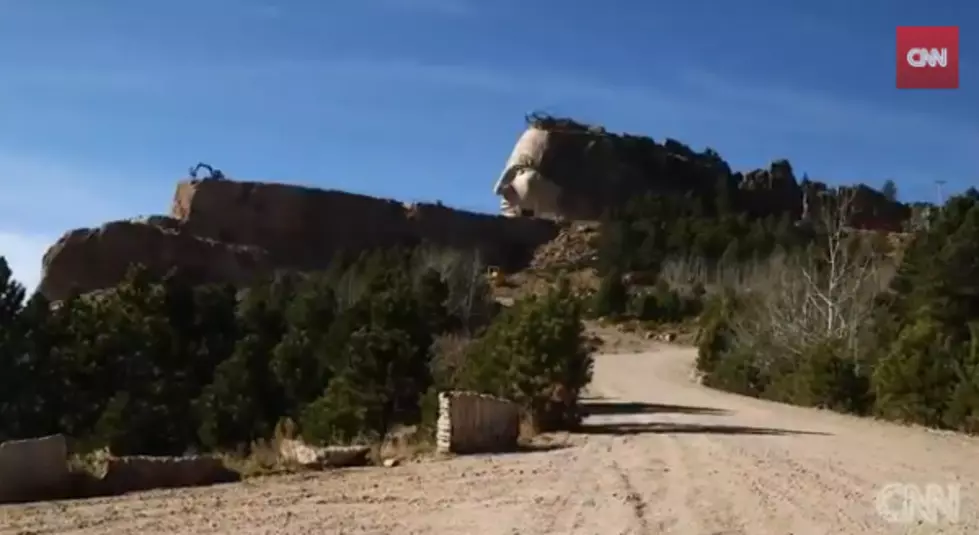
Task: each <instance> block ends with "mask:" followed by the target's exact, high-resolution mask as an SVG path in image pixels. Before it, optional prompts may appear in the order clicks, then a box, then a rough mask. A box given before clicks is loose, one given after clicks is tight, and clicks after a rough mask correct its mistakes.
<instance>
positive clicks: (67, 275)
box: [39, 180, 558, 300]
mask: <svg viewBox="0 0 979 535" xmlns="http://www.w3.org/2000/svg"><path fill="white" fill-rule="evenodd" d="M557 232H558V228H557V226H556V225H555V224H554V223H553V222H550V221H545V220H535V219H507V218H504V217H500V216H495V215H488V214H479V213H474V212H465V211H461V210H454V209H451V208H447V207H444V206H441V205H437V204H424V203H420V204H411V205H406V204H403V203H400V202H396V201H392V200H386V199H377V198H374V197H368V196H365V195H356V194H352V193H346V192H342V191H328V190H321V189H316V188H309V187H303V186H295V185H287V184H274V183H261V182H238V181H232V180H186V181H182V182H180V183H179V184H178V185H177V191H176V194H175V195H174V200H173V205H172V208H171V213H170V216H152V217H149V218H142V219H139V220H129V221H116V222H111V223H107V224H105V225H103V226H101V227H99V228H94V229H77V230H73V231H70V232H68V233H66V234H65V235H64V236H63V237H62V238H61V239H60V240H58V242H57V243H55V244H54V245H53V246H52V247H51V248H50V249H49V250H48V252H47V253H46V254H45V255H44V260H43V273H42V279H41V283H40V286H39V290H40V291H41V292H42V293H43V294H44V295H45V296H46V297H48V298H49V299H52V300H60V299H64V298H65V297H67V296H68V295H69V294H70V293H71V292H72V291H73V289H74V290H77V291H79V292H82V293H84V292H89V291H93V290H99V289H103V288H109V287H112V286H114V285H116V284H118V283H119V282H120V281H121V280H122V279H123V277H124V275H125V273H126V271H127V270H128V269H129V267H130V265H132V264H134V263H140V264H143V265H144V266H145V267H146V268H147V269H148V271H149V272H150V274H152V275H153V276H156V277H162V276H163V275H165V274H166V273H167V272H169V271H170V270H172V269H174V268H179V269H180V270H181V271H182V272H184V274H185V276H187V277H189V278H191V280H193V281H195V282H230V283H234V284H236V285H247V284H249V283H251V282H253V281H255V280H257V279H259V278H262V277H265V276H268V275H269V274H270V273H271V272H273V271H274V270H279V269H284V270H297V271H308V270H317V269H324V268H326V267H327V266H328V265H329V263H330V261H331V260H332V259H333V258H334V256H335V255H336V254H337V253H338V252H340V251H346V252H349V253H358V252H361V251H365V250H369V249H375V248H383V247H393V246H399V245H407V246H411V245H417V244H422V243H427V244H431V245H434V246H437V247H444V248H452V249H463V250H478V251H479V252H480V253H481V255H482V258H483V259H484V260H485V261H486V262H487V263H489V264H492V265H497V266H500V267H503V268H505V269H516V268H519V267H521V266H522V265H523V264H525V263H526V262H528V261H529V259H530V257H531V255H532V254H533V251H534V249H536V247H537V246H539V245H540V244H542V243H545V242H547V241H549V240H550V239H552V238H553V237H554V236H555V235H556V234H557Z"/></svg>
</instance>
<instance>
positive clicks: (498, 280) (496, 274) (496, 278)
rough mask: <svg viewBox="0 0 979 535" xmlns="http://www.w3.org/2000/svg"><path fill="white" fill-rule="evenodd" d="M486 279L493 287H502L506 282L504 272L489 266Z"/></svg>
mask: <svg viewBox="0 0 979 535" xmlns="http://www.w3.org/2000/svg"><path fill="white" fill-rule="evenodd" d="M486 277H487V278H488V279H489V281H490V284H492V285H493V286H501V285H502V284H503V282H504V281H505V277H504V276H503V272H502V271H500V268H498V267H496V266H489V268H487V269H486Z"/></svg>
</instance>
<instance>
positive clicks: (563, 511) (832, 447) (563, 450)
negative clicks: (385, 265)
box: [0, 348, 979, 535]
mask: <svg viewBox="0 0 979 535" xmlns="http://www.w3.org/2000/svg"><path fill="white" fill-rule="evenodd" d="M693 358H694V353H693V351H692V350H690V349H684V348H662V349H659V350H656V351H650V352H646V353H638V354H625V355H601V356H599V357H598V358H597V362H596V368H595V380H594V384H593V387H592V389H591V392H590V395H591V396H592V398H591V399H590V400H589V405H590V407H591V410H592V414H593V415H592V416H591V417H589V418H588V420H587V421H586V424H587V425H586V430H585V431H586V432H585V433H582V434H576V435H570V436H566V437H562V436H559V437H556V439H555V442H556V444H558V445H559V446H562V447H557V446H556V447H554V448H553V449H548V450H545V451H535V452H531V453H518V454H509V455H495V456H482V457H469V458H458V459H453V460H447V461H434V462H428V463H421V464H411V465H405V466H399V467H395V468H388V469H384V468H370V469H352V470H345V471H337V472H330V473H317V474H305V475H297V476H285V477H276V478H268V479H264V480H252V481H248V482H245V483H239V484H231V485H222V486H214V487H209V488H201V489H191V490H177V491H159V492H148V493H142V494H134V495H129V496H124V497H118V498H110V499H96V500H85V501H75V502H54V503H45V504H36V505H27V506H5V507H0V533H51V534H54V533H57V534H68V533H88V534H99V535H104V534H108V533H113V534H115V533H121V534H139V535H152V534H163V533H185V534H203V533H234V534H236V535H245V534H253V533H254V534H259V533H262V534H293V533H294V534H300V533H347V534H354V533H356V534H365V533H376V534H384V535H389V534H401V533H439V534H459V535H462V534H470V535H482V534H487V535H489V534H501V535H502V534H505V535H510V534H526V535H530V534H545V533H548V534H589V535H590V534H606V533H608V534H618V533H623V534H624V533H629V534H660V533H674V534H691V535H700V534H704V535H715V534H736V533H737V534H745V535H765V534H779V535H786V534H794V535H836V534H840V535H857V534H862V533H873V534H887V533H909V534H910V533H928V534H933V533H960V534H966V533H973V534H974V533H979V501H977V496H979V488H977V487H979V463H976V459H979V440H976V439H971V438H966V437H962V436H959V435H954V434H947V433H936V432H931V431H926V430H921V429H915V428H906V427H901V426H896V425H891V424H886V423H881V422H875V421H871V420H866V419H858V418H852V417H847V416H842V415H837V414H833V413H827V412H823V411H816V410H808V409H800V408H795V407H789V406H784V405H778V404H773V403H767V402H763V401H759V400H754V399H748V398H742V397H738V396H733V395H728V394H724V393H721V392H717V391H713V390H710V389H707V388H704V387H701V386H699V385H696V384H694V383H692V382H691V381H690V379H689V376H690V366H691V363H692V361H693ZM892 483H901V484H910V485H915V486H914V487H913V488H914V489H920V490H922V491H924V489H925V485H926V484H929V483H932V484H937V485H941V486H942V488H943V489H951V488H953V487H946V485H959V486H960V487H959V498H960V501H959V507H958V518H957V519H954V518H953V519H949V518H947V517H946V516H944V515H943V514H942V511H941V510H938V511H937V513H938V514H937V520H938V523H936V524H933V523H930V522H929V521H928V518H927V515H925V516H921V514H920V513H927V512H928V511H927V510H925V511H918V513H919V514H917V515H915V516H914V518H908V520H910V521H911V522H910V523H895V522H890V523H889V522H887V521H885V519H884V518H883V517H882V515H881V514H880V513H879V512H878V507H877V506H876V500H875V497H876V496H877V495H878V493H880V492H881V491H883V490H884V489H885V488H889V487H887V485H888V484H892ZM890 488H892V487H890ZM903 488H908V487H903ZM947 496H954V493H950V494H948V495H947ZM902 503H903V502H902V500H901V498H900V496H898V497H895V498H894V499H892V500H890V501H889V502H888V503H886V504H885V505H887V506H888V509H887V510H888V511H890V512H891V513H893V514H895V515H899V514H900V513H901V512H902V508H901V505H902ZM942 503H943V504H945V505H949V504H951V505H954V502H942ZM939 505H941V504H939ZM908 512H909V513H914V512H915V510H914V509H908ZM894 520H901V519H900V518H897V519H894ZM955 520H957V521H955Z"/></svg>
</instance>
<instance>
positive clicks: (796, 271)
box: [734, 188, 885, 366]
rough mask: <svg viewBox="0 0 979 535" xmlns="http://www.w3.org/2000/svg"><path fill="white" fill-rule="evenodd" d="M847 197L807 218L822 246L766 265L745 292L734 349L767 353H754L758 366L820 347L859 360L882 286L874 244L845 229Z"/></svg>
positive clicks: (845, 191)
mask: <svg viewBox="0 0 979 535" xmlns="http://www.w3.org/2000/svg"><path fill="white" fill-rule="evenodd" d="M854 196H855V190H853V189H850V188H840V189H838V190H837V191H835V192H827V193H826V194H824V195H822V196H821V197H822V198H821V199H819V203H818V206H817V214H814V215H817V219H815V221H814V224H815V225H816V229H817V231H818V233H819V236H820V238H821V243H818V245H816V246H813V247H810V248H809V249H808V250H807V251H805V252H804V253H801V254H796V255H792V256H787V255H786V256H777V257H773V258H771V259H770V261H769V265H768V269H767V270H766V271H767V273H765V274H764V277H765V280H764V281H763V284H752V285H751V286H752V287H753V288H754V290H753V291H751V292H749V295H748V296H747V305H746V307H745V310H744V313H743V314H741V315H739V316H738V317H736V318H734V324H735V329H734V330H735V333H736V336H737V340H738V343H739V344H743V345H745V346H750V347H752V348H753V349H756V350H757V349H761V348H768V349H769V350H768V351H758V352H757V353H758V357H759V359H760V360H761V361H760V362H758V364H759V365H762V366H766V365H771V364H773V362H774V361H775V360H777V359H779V358H792V357H794V356H799V355H802V354H804V353H805V352H806V351H808V350H809V349H810V348H813V347H816V346H818V345H821V344H826V343H833V344H842V347H844V348H845V349H846V351H847V353H848V354H849V355H852V356H856V355H858V354H859V353H860V351H861V347H860V346H861V342H862V341H863V340H864V336H863V335H864V333H865V332H866V327H867V324H868V323H869V321H868V320H869V319H870V315H871V313H872V306H873V299H874V296H875V295H876V294H877V292H878V291H879V290H880V289H881V288H882V286H883V284H884V283H885V281H884V280H883V279H882V272H881V270H880V269H879V266H880V263H881V261H882V260H883V256H882V255H881V254H880V252H879V251H878V248H877V244H876V243H875V241H874V240H872V239H869V236H868V235H865V234H864V233H862V232H860V231H855V230H853V229H851V228H849V227H848V223H849V221H850V218H851V216H852V213H853V208H854V207H853V200H854ZM758 288H764V289H762V290H758Z"/></svg>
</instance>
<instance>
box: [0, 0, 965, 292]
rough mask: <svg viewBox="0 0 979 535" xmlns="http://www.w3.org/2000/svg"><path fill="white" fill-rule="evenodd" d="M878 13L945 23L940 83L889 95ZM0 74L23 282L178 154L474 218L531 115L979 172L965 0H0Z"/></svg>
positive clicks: (947, 172)
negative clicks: (956, 31)
mask: <svg viewBox="0 0 979 535" xmlns="http://www.w3.org/2000/svg"><path fill="white" fill-rule="evenodd" d="M898 25H959V26H960V33H961V48H962V50H961V57H962V60H961V87H962V88H961V89H959V90H957V91H898V90H896V89H895V88H894V85H895V74H894V69H895V28H896V26H898ZM0 67H2V69H3V76H2V78H0V181H2V185H3V186H4V187H3V189H2V191H3V192H4V193H3V194H2V196H0V254H3V255H6V256H7V257H8V259H9V260H10V262H11V264H12V265H13V267H14V270H15V273H16V275H17V276H18V278H19V279H21V280H22V281H24V282H26V283H27V284H28V285H29V286H33V285H34V284H35V283H36V281H37V278H38V275H39V269H40V256H41V254H42V253H43V251H44V250H45V249H46V248H47V246H49V245H50V244H51V243H53V242H54V241H55V240H56V239H57V237H58V236H59V235H60V234H61V233H62V232H64V231H65V230H67V229H69V228H73V227H80V226H94V225H97V224H98V223H100V222H102V221H105V220H110V219H120V218H125V217H131V216H136V215H145V214H151V213H166V212H167V210H168V209H169V202H170V199H171V198H172V194H173V187H174V184H175V182H176V180H178V179H179V178H181V177H183V176H184V174H185V173H186V169H187V168H188V167H189V166H191V165H193V164H195V163H196V162H198V161H205V162H208V163H211V164H213V165H214V166H216V167H218V168H220V169H222V170H224V171H225V172H226V173H227V174H228V175H229V176H231V177H233V178H239V179H256V180H273V181H285V182H296V183H303V184H311V185H316V186H321V187H325V188H334V189H345V190H352V191H357V192H362V193H368V194H373V195H378V196H385V197H395V198H399V199H404V200H442V201H443V202H445V203H446V204H450V205H454V206H458V207H463V208H468V209H475V210H481V211H495V210H496V208H497V206H498V201H497V199H495V198H494V196H493V194H492V191H491V190H492V186H493V182H494V181H495V179H496V178H497V175H498V173H499V172H500V170H501V167H502V165H503V163H504V161H505V159H506V158H507V156H508V155H509V152H510V150H511V148H512V145H513V143H514V141H515V140H516V138H517V136H518V135H519V134H520V132H521V131H522V129H523V126H524V125H523V116H524V114H526V113H527V112H530V111H533V110H543V111H547V112H550V113H553V114H558V115H568V116H573V117H575V118H578V119H580V120H583V121H586V122H596V123H601V124H604V125H605V126H607V127H608V128H609V129H611V130H616V131H621V130H626V131H630V132H634V133H644V134H648V135H650V136H652V137H653V138H655V139H657V140H662V139H663V138H664V137H672V138H675V139H678V140H680V141H683V142H686V143H688V144H689V145H691V146H692V147H694V148H695V149H702V148H704V147H706V146H710V147H712V148H714V149H715V150H717V151H719V152H720V153H721V155H722V156H723V157H725V158H726V159H727V160H728V161H729V162H731V164H732V166H733V167H734V168H735V169H739V170H746V169H751V168H755V167H760V166H764V165H766V164H767V163H768V162H769V161H771V160H772V159H774V158H780V157H785V158H789V159H790V161H791V162H792V163H793V165H794V167H795V169H796V171H797V173H798V174H800V175H801V173H802V172H807V173H808V174H809V175H810V177H812V178H814V179H821V180H826V181H828V182H833V183H838V182H853V181H863V182H867V183H870V184H875V185H879V184H880V183H882V182H883V181H884V180H886V179H888V178H891V179H894V180H895V181H896V182H897V183H898V185H899V187H900V190H901V193H902V196H904V197H905V198H908V197H912V198H927V199H934V197H935V186H934V180H936V179H944V180H947V181H948V184H947V186H946V189H947V190H948V191H956V190H961V189H964V188H965V187H968V186H969V185H971V184H974V183H975V179H977V178H979V161H977V160H979V159H977V158H976V157H975V155H977V154H979V3H977V2H974V1H971V2H970V1H967V0H955V1H950V0H945V1H941V0H935V1H933V2H928V3H923V2H910V1H905V0H860V1H855V0H850V1H842V0H821V1H820V2H786V1H761V0H756V1H752V0H739V1H737V2H735V1H728V0H701V1H695V0H689V1H687V2H677V1H675V0H672V1H669V2H661V1H652V0H609V1H608V2H584V1H579V0H524V1H522V2H518V1H517V0H494V1H492V2H490V1H478V0H356V1H346V2H340V1H335V0H320V1H312V0H194V1H190V0H169V1H167V2H149V1H136V0H85V1H80V0H0Z"/></svg>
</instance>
